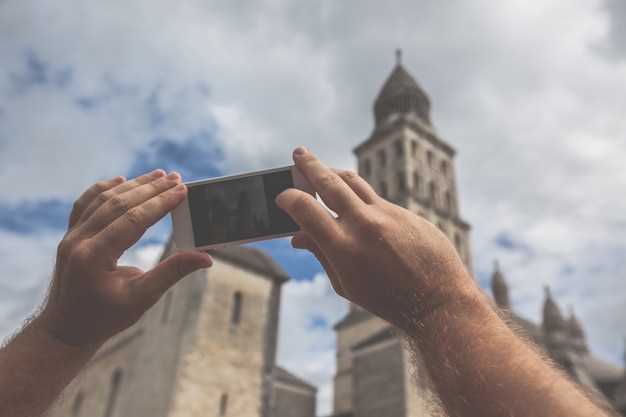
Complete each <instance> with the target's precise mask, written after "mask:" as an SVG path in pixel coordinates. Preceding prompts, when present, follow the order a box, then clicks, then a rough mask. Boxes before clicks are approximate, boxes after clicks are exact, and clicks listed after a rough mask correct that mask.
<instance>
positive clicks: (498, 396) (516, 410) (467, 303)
mask: <svg viewBox="0 0 626 417" xmlns="http://www.w3.org/2000/svg"><path fill="white" fill-rule="evenodd" d="M415 324H416V325H414V326H413V327H412V328H411V329H410V330H409V333H410V336H409V340H410V344H411V345H412V346H413V348H415V349H419V351H420V354H421V356H422V357H423V359H424V363H425V364H426V366H427V368H428V371H429V373H430V375H431V378H432V380H433V383H434V385H435V387H436V388H437V391H438V393H439V395H440V398H441V400H442V402H443V404H444V406H445V408H446V410H447V411H448V413H449V415H450V416H470V415H480V416H484V417H490V416H494V417H495V416H503V415H507V416H520V417H521V416H531V415H532V416H551V417H554V416H568V417H572V416H581V417H582V416H586V417H593V416H606V414H605V413H604V412H603V411H602V410H600V409H599V408H597V407H596V406H595V405H594V404H593V403H592V402H591V401H590V400H589V399H588V398H587V397H586V396H585V394H583V393H582V392H581V391H580V390H579V389H578V388H577V387H576V386H575V385H574V383H572V382H571V381H570V380H569V379H568V378H567V377H565V376H564V375H563V374H562V373H561V372H560V371H558V370H556V369H555V368H554V367H553V366H551V365H550V364H549V363H548V362H547V361H546V360H544V359H542V358H541V355H540V354H539V353H538V352H537V351H536V350H535V348H534V347H533V346H531V345H530V344H529V343H527V342H525V341H524V340H522V339H521V338H519V337H517V336H516V335H515V334H514V333H513V331H512V330H511V329H510V328H509V327H508V326H507V325H506V323H504V321H503V320H501V319H500V318H499V317H498V315H497V313H496V312H495V311H494V310H493V308H492V307H491V305H490V304H489V302H488V300H487V299H486V296H485V295H484V294H483V293H482V292H481V291H480V290H478V289H477V288H476V287H475V286H474V285H473V284H471V285H468V288H465V289H463V290H461V291H459V293H458V297H457V299H455V300H452V301H450V302H448V303H445V304H444V305H443V306H442V307H441V308H438V309H436V310H435V311H432V312H431V313H430V314H428V315H427V316H426V317H423V318H422V319H421V320H419V322H417V323H415Z"/></svg>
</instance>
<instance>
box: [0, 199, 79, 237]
mask: <svg viewBox="0 0 626 417" xmlns="http://www.w3.org/2000/svg"><path fill="white" fill-rule="evenodd" d="M71 209H72V203H70V202H67V201H61V200H58V199H49V200H25V201H21V202H19V203H17V204H7V203H2V202H0V229H3V230H6V231H9V232H13V233H19V234H32V233H35V232H37V231H39V230H42V229H48V230H56V231H58V230H65V228H66V227H67V219H68V217H69V214H70V211H71Z"/></svg>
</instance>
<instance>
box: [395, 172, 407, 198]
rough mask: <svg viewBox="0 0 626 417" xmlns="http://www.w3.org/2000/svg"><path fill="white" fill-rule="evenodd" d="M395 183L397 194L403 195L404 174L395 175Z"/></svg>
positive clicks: (404, 185)
mask: <svg viewBox="0 0 626 417" xmlns="http://www.w3.org/2000/svg"><path fill="white" fill-rule="evenodd" d="M396 182H397V184H398V192H399V193H403V192H405V191H406V180H405V178H404V172H402V171H400V172H398V173H397V174H396Z"/></svg>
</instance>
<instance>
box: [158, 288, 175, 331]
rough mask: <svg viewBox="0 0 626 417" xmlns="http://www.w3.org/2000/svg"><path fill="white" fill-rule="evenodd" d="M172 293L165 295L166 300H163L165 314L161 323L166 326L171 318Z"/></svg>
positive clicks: (163, 313)
mask: <svg viewBox="0 0 626 417" xmlns="http://www.w3.org/2000/svg"><path fill="white" fill-rule="evenodd" d="M172 291H173V290H170V291H168V292H167V294H165V299H164V300H163V312H162V313H161V323H163V324H165V323H167V321H168V320H169V318H170V308H171V305H172Z"/></svg>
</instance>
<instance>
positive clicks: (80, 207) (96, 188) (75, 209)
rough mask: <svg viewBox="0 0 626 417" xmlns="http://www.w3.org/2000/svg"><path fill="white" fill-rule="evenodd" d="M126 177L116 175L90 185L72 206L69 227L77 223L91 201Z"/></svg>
mask: <svg viewBox="0 0 626 417" xmlns="http://www.w3.org/2000/svg"><path fill="white" fill-rule="evenodd" d="M124 181H125V179H124V177H115V178H111V179H110V180H105V181H99V182H97V183H95V184H94V185H92V186H91V187H89V188H88V189H87V191H85V192H84V193H83V194H82V195H81V196H80V197H79V198H78V200H76V201H75V202H74V205H73V206H72V212H71V213H70V218H69V221H68V227H69V228H72V227H74V226H75V225H76V223H77V222H78V220H79V219H80V218H81V216H82V215H83V213H84V211H85V209H86V208H87V207H88V206H89V204H91V202H92V201H93V200H94V199H95V198H96V197H97V196H98V195H100V194H102V193H104V192H105V191H108V190H110V189H111V188H113V187H116V186H117V185H119V184H121V183H122V182H124Z"/></svg>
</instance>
